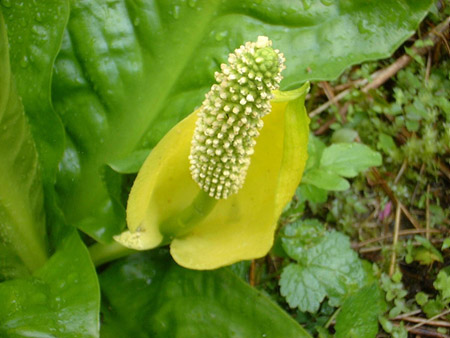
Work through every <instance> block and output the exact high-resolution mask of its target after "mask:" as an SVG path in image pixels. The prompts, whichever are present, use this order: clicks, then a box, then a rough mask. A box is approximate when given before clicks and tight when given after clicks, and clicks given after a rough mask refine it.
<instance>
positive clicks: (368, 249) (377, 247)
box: [358, 239, 444, 254]
mask: <svg viewBox="0 0 450 338" xmlns="http://www.w3.org/2000/svg"><path fill="white" fill-rule="evenodd" d="M443 241H444V240H443V239H435V240H431V241H430V242H431V243H432V244H438V243H442V242H443ZM412 245H413V246H421V245H422V243H420V242H413V243H412ZM402 246H403V247H404V248H405V247H406V243H402ZM385 247H386V246H385V245H384V246H374V247H370V248H362V249H359V250H358V252H359V253H360V254H365V253H369V252H375V251H380V250H382V249H383V248H385Z"/></svg>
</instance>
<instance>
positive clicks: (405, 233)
mask: <svg viewBox="0 0 450 338" xmlns="http://www.w3.org/2000/svg"><path fill="white" fill-rule="evenodd" d="M426 231H427V230H426V229H408V230H401V231H399V232H398V235H399V236H409V235H416V234H422V233H424V232H426ZM429 232H430V234H431V233H435V234H440V233H441V231H439V230H438V229H429ZM391 237H393V235H392V234H389V235H385V236H380V237H377V238H371V239H368V240H367V241H364V242H360V243H356V244H353V245H352V247H353V248H355V249H358V248H362V247H364V246H366V245H368V244H372V243H376V242H379V241H383V240H385V239H389V238H391Z"/></svg>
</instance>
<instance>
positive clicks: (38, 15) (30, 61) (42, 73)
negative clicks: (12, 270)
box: [0, 0, 69, 249]
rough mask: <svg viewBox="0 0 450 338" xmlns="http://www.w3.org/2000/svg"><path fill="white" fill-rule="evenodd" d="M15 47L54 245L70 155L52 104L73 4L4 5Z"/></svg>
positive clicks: (59, 0) (14, 67)
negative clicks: (60, 186)
mask: <svg viewBox="0 0 450 338" xmlns="http://www.w3.org/2000/svg"><path fill="white" fill-rule="evenodd" d="M0 10H1V11H2V12H3V13H4V16H5V21H6V26H7V33H8V37H9V44H10V60H11V71H12V73H13V74H14V79H15V82H16V85H17V91H18V94H19V96H20V97H21V99H22V103H23V105H24V108H25V114H26V115H27V118H28V121H29V123H30V125H31V132H32V134H33V136H34V140H35V143H36V148H37V151H38V155H39V156H38V158H39V164H40V168H41V173H42V178H43V185H44V192H45V194H44V197H45V207H46V212H47V224H48V225H49V226H51V227H52V231H51V232H50V234H51V235H52V236H51V237H52V238H51V239H50V241H49V242H50V247H51V248H52V249H53V245H54V244H56V243H57V241H56V240H55V238H54V237H60V234H59V233H60V232H61V230H62V228H61V224H60V223H61V222H60V221H58V222H55V221H54V220H55V218H56V217H59V218H61V217H60V216H59V215H60V214H61V213H60V211H59V210H58V208H57V204H56V201H55V198H56V194H55V190H54V185H55V181H56V172H57V168H58V163H59V162H60V161H61V159H62V155H63V151H64V126H63V124H62V122H61V119H60V118H59V116H58V115H57V114H56V112H55V111H54V109H53V106H52V102H51V91H50V89H51V80H52V76H53V64H54V61H55V59H56V55H57V54H58V52H59V48H60V46H61V40H62V35H63V32H64V28H65V26H66V24H67V21H68V19H69V1H68V0H35V1H25V2H23V1H21V2H19V1H2V2H0Z"/></svg>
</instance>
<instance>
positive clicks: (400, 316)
mask: <svg viewBox="0 0 450 338" xmlns="http://www.w3.org/2000/svg"><path fill="white" fill-rule="evenodd" d="M421 312H422V310H414V311H411V312H408V313H403V314H401V315H398V316H396V317H394V318H392V320H400V319H403V318H406V317H411V316H414V315H418V314H419V313H421Z"/></svg>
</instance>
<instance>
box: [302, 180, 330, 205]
mask: <svg viewBox="0 0 450 338" xmlns="http://www.w3.org/2000/svg"><path fill="white" fill-rule="evenodd" d="M296 195H297V197H298V199H299V201H300V202H303V201H309V202H312V203H324V202H326V201H327V198H328V191H327V190H325V189H320V188H317V187H316V186H314V185H312V184H307V183H305V182H302V183H301V184H300V185H299V187H298V188H297V191H296Z"/></svg>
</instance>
